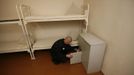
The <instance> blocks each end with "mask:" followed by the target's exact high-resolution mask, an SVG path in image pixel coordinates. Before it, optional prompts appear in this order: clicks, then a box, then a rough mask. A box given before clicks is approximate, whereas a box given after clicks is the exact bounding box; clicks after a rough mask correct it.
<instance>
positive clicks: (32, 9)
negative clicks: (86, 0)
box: [17, 0, 89, 23]
mask: <svg viewBox="0 0 134 75" xmlns="http://www.w3.org/2000/svg"><path fill="white" fill-rule="evenodd" d="M44 1H45V2H44V3H43V4H40V6H37V5H38V4H37V2H36V1H31V2H36V3H31V4H34V5H31V4H30V3H29V4H26V3H25V2H24V3H23V2H22V3H20V4H19V5H18V6H17V11H19V14H20V16H21V18H22V19H23V20H24V22H25V23H30V22H50V21H70V20H83V21H85V22H86V23H87V22H88V16H89V4H87V5H86V7H85V8H84V5H83V3H82V1H83V0H80V1H81V3H77V1H76V0H70V1H72V2H68V1H66V0H63V1H64V2H65V1H66V3H62V2H61V1H60V2H56V1H58V0H56V1H51V0H50V1H48V0H44ZM51 2H53V3H51ZM54 2H55V3H54ZM36 4H37V5H36ZM58 4H59V5H58Z"/></svg>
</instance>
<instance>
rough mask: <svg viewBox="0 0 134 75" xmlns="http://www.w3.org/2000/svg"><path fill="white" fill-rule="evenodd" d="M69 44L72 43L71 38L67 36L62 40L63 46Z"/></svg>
mask: <svg viewBox="0 0 134 75" xmlns="http://www.w3.org/2000/svg"><path fill="white" fill-rule="evenodd" d="M71 42H72V37H70V36H67V37H65V38H64V43H65V44H70V43H71Z"/></svg>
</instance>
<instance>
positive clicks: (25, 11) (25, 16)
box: [16, 0, 89, 59]
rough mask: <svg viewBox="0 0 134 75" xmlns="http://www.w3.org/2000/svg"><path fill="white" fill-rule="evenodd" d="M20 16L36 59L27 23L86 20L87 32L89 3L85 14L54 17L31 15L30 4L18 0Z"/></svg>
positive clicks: (85, 30) (33, 57)
mask: <svg viewBox="0 0 134 75" xmlns="http://www.w3.org/2000/svg"><path fill="white" fill-rule="evenodd" d="M16 10H17V13H18V16H19V19H20V21H22V24H23V29H24V32H25V35H26V39H27V40H28V45H29V47H30V51H31V53H30V55H31V58H32V59H35V56H34V50H35V49H33V44H34V41H33V39H32V38H30V37H31V36H30V33H29V32H28V30H27V26H26V25H27V24H28V23H30V22H48V21H69V20H70V21H72V20H82V21H84V22H85V28H84V30H83V32H84V33H86V32H87V27H88V16H89V4H88V5H87V10H85V11H84V15H71V16H53V17H45V16H43V17H40V16H36V17H31V8H30V6H28V5H25V4H24V3H23V0H18V4H17V7H16Z"/></svg>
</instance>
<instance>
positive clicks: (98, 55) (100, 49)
mask: <svg viewBox="0 0 134 75" xmlns="http://www.w3.org/2000/svg"><path fill="white" fill-rule="evenodd" d="M78 41H79V45H80V48H81V50H82V57H81V58H82V59H81V60H82V64H83V66H84V67H85V69H86V72H87V73H94V72H99V71H100V70H101V67H102V63H103V57H104V53H105V43H104V41H102V40H100V39H99V38H97V37H96V36H94V35H92V34H90V33H82V34H80V36H79V38H78Z"/></svg>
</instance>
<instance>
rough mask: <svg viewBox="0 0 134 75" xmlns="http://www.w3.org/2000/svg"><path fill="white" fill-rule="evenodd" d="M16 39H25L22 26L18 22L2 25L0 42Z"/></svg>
mask: <svg viewBox="0 0 134 75" xmlns="http://www.w3.org/2000/svg"><path fill="white" fill-rule="evenodd" d="M14 41H19V42H24V41H25V37H24V35H23V32H22V29H21V26H19V25H18V24H7V25H5V24H4V25H0V44H2V42H14Z"/></svg>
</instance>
